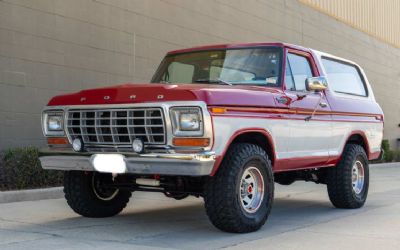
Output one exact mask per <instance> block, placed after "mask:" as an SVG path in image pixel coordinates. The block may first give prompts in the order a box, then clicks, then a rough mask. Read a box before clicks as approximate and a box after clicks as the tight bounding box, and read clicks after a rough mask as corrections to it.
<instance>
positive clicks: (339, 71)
mask: <svg viewBox="0 0 400 250" xmlns="http://www.w3.org/2000/svg"><path fill="white" fill-rule="evenodd" d="M322 64H323V66H324V68H325V71H326V74H327V77H328V83H329V87H330V88H331V89H332V90H333V91H335V92H338V93H343V94H350V95H357V96H367V95H368V93H367V89H366V85H365V82H364V78H363V76H362V75H361V72H360V70H359V69H358V67H357V66H355V65H353V64H350V63H347V62H342V61H339V60H336V59H330V58H322Z"/></svg>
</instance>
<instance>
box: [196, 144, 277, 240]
mask: <svg viewBox="0 0 400 250" xmlns="http://www.w3.org/2000/svg"><path fill="white" fill-rule="evenodd" d="M273 196H274V177H273V173H272V168H271V163H270V161H269V159H268V155H267V154H266V153H265V151H264V150H263V149H262V148H260V147H258V146H256V145H253V144H247V143H238V144H234V145H232V146H231V148H230V149H229V151H228V152H227V155H226V156H225V158H224V160H223V162H222V164H221V167H220V169H219V171H218V173H217V174H216V175H215V176H214V177H210V179H209V181H208V182H207V183H206V186H205V191H204V201H205V207H206V212H207V215H208V217H209V218H210V220H211V222H212V223H213V225H214V226H215V227H217V228H219V229H220V230H222V231H226V232H234V233H247V232H253V231H256V230H258V229H259V228H260V227H261V226H262V225H264V223H265V221H266V220H267V218H268V215H269V213H270V211H271V207H272V202H273Z"/></svg>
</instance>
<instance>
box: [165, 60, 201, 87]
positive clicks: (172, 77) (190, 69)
mask: <svg viewBox="0 0 400 250" xmlns="http://www.w3.org/2000/svg"><path fill="white" fill-rule="evenodd" d="M193 73H194V66H193V65H191V64H185V63H180V62H172V63H171V64H170V65H169V67H168V70H167V71H166V73H165V74H164V75H163V77H162V79H163V80H164V81H169V82H192V78H193Z"/></svg>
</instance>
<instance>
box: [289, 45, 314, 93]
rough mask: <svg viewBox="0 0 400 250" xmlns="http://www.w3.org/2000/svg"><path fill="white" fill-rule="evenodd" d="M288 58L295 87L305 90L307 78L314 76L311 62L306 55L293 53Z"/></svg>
mask: <svg viewBox="0 0 400 250" xmlns="http://www.w3.org/2000/svg"><path fill="white" fill-rule="evenodd" d="M287 59H288V62H289V67H290V70H291V72H292V76H293V81H294V87H295V89H296V90H305V89H306V79H307V78H309V77H312V76H313V74H312V70H311V65H310V62H309V61H308V59H307V58H306V57H304V56H300V55H296V54H292V53H289V54H288V58H287Z"/></svg>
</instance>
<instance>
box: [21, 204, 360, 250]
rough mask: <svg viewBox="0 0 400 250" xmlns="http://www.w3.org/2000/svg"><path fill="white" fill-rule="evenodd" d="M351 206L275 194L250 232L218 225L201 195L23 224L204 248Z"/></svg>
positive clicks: (325, 217)
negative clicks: (235, 231) (107, 213)
mask: <svg viewBox="0 0 400 250" xmlns="http://www.w3.org/2000/svg"><path fill="white" fill-rule="evenodd" d="M344 213H345V214H349V215H351V214H352V213H353V212H351V210H338V209H334V208H333V207H332V205H331V204H330V203H329V201H324V200H322V201H317V200H307V199H299V198H296V199H294V198H276V199H275V202H274V206H273V209H272V212H271V215H270V217H269V219H268V222H267V223H266V225H265V226H264V227H263V228H261V230H259V231H257V232H254V233H250V234H230V233H225V232H221V231H219V230H218V229H216V228H214V227H213V226H212V224H211V223H210V222H209V221H208V218H207V216H206V214H205V211H204V206H203V202H202V200H201V199H199V200H197V201H194V202H184V201H173V202H170V203H169V205H168V206H167V207H165V206H163V207H157V202H154V203H153V205H152V207H148V208H143V207H141V208H135V203H134V202H133V203H131V204H130V205H129V206H128V207H127V209H126V211H124V212H123V213H122V214H120V215H118V216H115V217H112V218H101V219H93V218H84V217H80V216H77V215H75V214H72V213H71V217H68V218H64V219H62V220H57V219H56V220H48V221H47V222H46V223H41V224H34V225H20V226H19V227H20V228H19V229H21V226H22V227H23V229H24V230H25V231H40V232H44V233H49V234H51V235H53V236H55V237H62V238H64V239H67V240H78V241H79V240H85V241H96V242H102V241H106V242H118V243H123V244H135V245H136V244H138V245H146V246H153V247H169V248H185V249H199V248H204V246H205V245H204V244H205V243H207V244H208V245H207V248H220V247H226V246H230V245H235V244H239V243H241V242H244V241H251V240H257V239H261V238H268V237H272V236H274V235H278V234H281V233H284V232H288V231H293V230H297V229H302V228H305V227H307V226H312V225H315V224H318V223H324V222H327V221H330V220H333V219H335V218H337V217H343V214H344Z"/></svg>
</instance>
